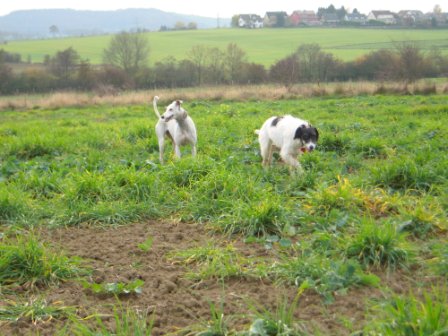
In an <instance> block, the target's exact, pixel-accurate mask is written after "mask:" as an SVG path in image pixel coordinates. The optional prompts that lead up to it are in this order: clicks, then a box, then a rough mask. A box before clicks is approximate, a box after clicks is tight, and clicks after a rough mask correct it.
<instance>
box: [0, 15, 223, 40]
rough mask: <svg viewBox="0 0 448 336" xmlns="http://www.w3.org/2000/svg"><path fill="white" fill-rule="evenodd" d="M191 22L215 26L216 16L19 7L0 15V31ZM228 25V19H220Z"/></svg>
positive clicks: (69, 32)
mask: <svg viewBox="0 0 448 336" xmlns="http://www.w3.org/2000/svg"><path fill="white" fill-rule="evenodd" d="M178 21H182V22H184V23H185V24H188V23H189V22H195V23H196V24H197V27H198V28H199V29H203V28H216V26H217V24H218V22H217V18H208V17H201V16H190V15H183V14H176V13H168V12H163V11H161V10H158V9H123V10H116V11H86V10H82V11H80V10H73V9H44V10H22V11H16V12H12V13H10V14H8V15H5V16H0V33H1V34H3V35H4V36H5V35H7V36H9V37H12V36H14V37H15V38H17V37H19V36H20V37H22V38H40V37H49V36H52V34H51V33H50V26H53V25H54V26H56V27H57V28H58V30H59V33H58V34H59V36H73V35H78V36H79V35H93V34H104V33H116V32H119V31H123V30H126V31H129V30H137V29H147V30H158V29H159V28H160V27H161V26H162V25H164V26H167V27H168V28H172V27H174V25H175V24H176V22H178ZM219 24H220V25H221V26H229V25H230V19H220V20H219Z"/></svg>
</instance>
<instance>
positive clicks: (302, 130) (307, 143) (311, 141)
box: [294, 125, 319, 152]
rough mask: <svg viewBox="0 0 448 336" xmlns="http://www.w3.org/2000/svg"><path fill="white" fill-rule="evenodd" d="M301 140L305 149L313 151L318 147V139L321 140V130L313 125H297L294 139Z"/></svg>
mask: <svg viewBox="0 0 448 336" xmlns="http://www.w3.org/2000/svg"><path fill="white" fill-rule="evenodd" d="M296 139H298V140H300V142H301V145H302V148H304V150H305V151H307V152H311V151H312V150H314V149H315V148H316V147H317V140H319V132H318V131H317V128H316V127H313V126H311V125H309V126H306V125H301V126H299V127H297V129H296V132H295V134H294V140H296Z"/></svg>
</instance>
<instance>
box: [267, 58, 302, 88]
mask: <svg viewBox="0 0 448 336" xmlns="http://www.w3.org/2000/svg"><path fill="white" fill-rule="evenodd" d="M299 73H300V65H299V59H298V57H297V53H294V54H292V55H289V56H288V57H285V58H282V59H281V60H280V61H278V62H277V63H275V64H274V65H272V66H271V68H270V70H269V76H270V78H271V80H273V81H274V82H277V83H280V84H283V85H284V86H285V87H286V89H288V91H289V90H291V88H292V87H293V85H294V84H296V83H297V82H298V81H299Z"/></svg>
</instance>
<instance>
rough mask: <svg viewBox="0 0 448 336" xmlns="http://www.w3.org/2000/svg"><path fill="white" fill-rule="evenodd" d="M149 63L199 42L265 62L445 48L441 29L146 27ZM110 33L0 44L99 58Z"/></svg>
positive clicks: (35, 52) (36, 54)
mask: <svg viewBox="0 0 448 336" xmlns="http://www.w3.org/2000/svg"><path fill="white" fill-rule="evenodd" d="M147 36H148V39H149V42H150V47H151V56H150V63H151V64H154V63H155V62H157V61H160V60H162V59H164V58H166V57H168V56H173V57H175V58H176V59H178V60H180V59H184V58H186V57H187V53H188V51H189V50H190V49H191V47H192V46H193V45H197V44H204V45H208V46H212V47H218V48H221V49H224V48H225V47H226V46H227V44H228V43H236V44H238V45H239V46H240V47H241V48H242V49H243V50H245V51H246V53H247V56H248V60H249V61H251V62H256V63H260V64H264V65H266V66H269V65H271V64H273V63H274V62H275V61H276V60H279V59H281V58H283V57H285V56H286V55H288V54H290V53H291V52H293V51H294V50H295V49H296V48H297V47H298V46H299V45H301V44H304V43H318V44H320V45H321V46H322V48H323V49H324V50H325V51H327V52H331V53H333V54H334V55H335V56H337V57H338V58H341V59H343V60H352V59H355V58H356V57H358V56H360V55H363V54H365V53H367V52H370V51H372V50H376V49H379V48H394V43H397V42H400V41H415V42H416V43H418V44H419V45H421V47H422V48H424V49H425V50H429V49H430V48H431V47H433V46H437V47H439V48H441V49H442V50H443V52H444V53H446V52H447V50H448V49H447V45H448V38H447V31H446V30H389V29H343V28H341V29H339V28H338V29H336V28H304V29H260V30H241V29H210V30H197V31H183V32H163V33H160V32H150V33H147ZM110 38H111V36H95V37H79V38H67V39H51V40H38V41H17V42H10V43H8V45H5V46H2V48H4V49H5V50H7V51H11V52H17V53H20V54H21V55H22V59H23V60H27V59H28V57H30V58H31V60H32V62H42V60H43V58H44V56H45V55H47V54H49V55H53V54H54V53H56V52H57V51H60V50H64V49H66V48H68V47H73V48H74V49H75V50H76V51H78V53H79V54H80V55H81V57H82V58H85V59H89V60H90V61H91V62H92V63H94V64H98V63H101V62H102V51H103V49H104V48H106V47H107V45H108V43H109V40H110Z"/></svg>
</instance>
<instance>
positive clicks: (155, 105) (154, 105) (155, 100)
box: [152, 96, 160, 119]
mask: <svg viewBox="0 0 448 336" xmlns="http://www.w3.org/2000/svg"><path fill="white" fill-rule="evenodd" d="M158 100H159V96H154V99H153V100H152V106H153V107H154V112H155V113H156V116H157V117H158V118H159V119H160V113H159V109H158V108H157V101H158Z"/></svg>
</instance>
